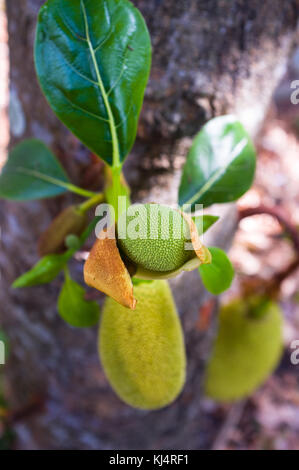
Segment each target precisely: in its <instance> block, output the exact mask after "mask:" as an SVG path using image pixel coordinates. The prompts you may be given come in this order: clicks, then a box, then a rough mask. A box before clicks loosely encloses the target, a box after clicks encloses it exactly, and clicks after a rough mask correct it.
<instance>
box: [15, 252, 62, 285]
mask: <svg viewBox="0 0 299 470" xmlns="http://www.w3.org/2000/svg"><path fill="white" fill-rule="evenodd" d="M68 259H69V253H68V252H66V253H63V254H61V255H47V256H44V258H42V259H40V260H39V261H38V263H37V264H36V265H35V266H33V268H32V269H30V271H27V272H26V273H25V274H23V275H22V276H20V277H18V278H17V279H16V280H15V281H14V283H13V284H12V287H14V288H18V287H31V286H37V285H40V284H47V283H49V282H51V281H53V279H55V277H56V276H58V274H59V273H60V271H61V270H62V269H63V268H64V267H65V265H66V263H67V261H68Z"/></svg>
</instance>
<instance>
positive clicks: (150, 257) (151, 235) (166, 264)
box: [118, 204, 196, 272]
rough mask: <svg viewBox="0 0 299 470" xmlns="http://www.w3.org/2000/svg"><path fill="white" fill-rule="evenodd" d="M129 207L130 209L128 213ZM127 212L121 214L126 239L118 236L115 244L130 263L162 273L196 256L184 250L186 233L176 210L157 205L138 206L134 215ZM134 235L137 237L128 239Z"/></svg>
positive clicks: (182, 219)
mask: <svg viewBox="0 0 299 470" xmlns="http://www.w3.org/2000/svg"><path fill="white" fill-rule="evenodd" d="M135 207H136V206H135ZM131 208H134V206H131V207H130V209H129V211H130V210H132V209H131ZM129 211H127V213H126V214H125V215H126V217H125V223H126V238H120V237H119V238H118V244H119V247H120V248H121V250H122V251H123V253H124V254H125V255H126V256H127V257H128V259H129V260H130V261H131V262H133V263H135V264H136V265H137V266H141V267H142V268H144V269H147V270H150V271H158V272H166V271H172V270H175V269H178V268H180V267H181V266H182V265H183V264H184V263H186V262H187V261H188V260H189V259H191V258H192V257H195V256H196V254H195V252H194V251H193V250H192V249H191V250H186V249H185V243H188V241H189V243H190V230H189V226H188V223H187V222H186V220H185V219H184V217H183V216H182V214H181V213H180V212H179V211H176V210H174V209H171V208H170V207H167V206H163V205H160V204H138V212H139V214H138V216H137V215H135V214H134V215H130V214H131V212H129ZM135 221H136V224H135ZM119 224H120V221H119ZM130 224H132V225H131V228H132V229H131V232H132V233H130ZM135 228H136V231H135V230H134V229H135ZM134 235H135V236H138V237H140V238H131V237H132V236H134Z"/></svg>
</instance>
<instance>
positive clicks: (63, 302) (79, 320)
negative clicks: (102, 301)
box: [57, 274, 100, 328]
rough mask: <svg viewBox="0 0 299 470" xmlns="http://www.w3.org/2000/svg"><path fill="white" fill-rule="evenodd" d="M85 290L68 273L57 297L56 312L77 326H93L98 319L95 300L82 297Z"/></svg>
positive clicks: (98, 309)
mask: <svg viewBox="0 0 299 470" xmlns="http://www.w3.org/2000/svg"><path fill="white" fill-rule="evenodd" d="M84 295H85V290H84V289H83V287H81V286H80V285H79V284H77V283H76V282H75V281H73V280H72V279H71V278H70V276H69V274H66V277H65V282H64V284H63V287H62V289H61V292H60V294H59V298H58V304H57V307H58V312H59V314H60V316H61V317H62V318H63V320H64V321H66V322H67V323H69V324H70V325H71V326H75V327H77V328H87V327H90V326H94V325H95V324H96V323H97V322H98V321H99V315H100V308H99V306H98V304H97V303H96V302H91V301H87V300H85V299H84Z"/></svg>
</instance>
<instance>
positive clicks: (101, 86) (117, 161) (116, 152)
mask: <svg viewBox="0 0 299 470" xmlns="http://www.w3.org/2000/svg"><path fill="white" fill-rule="evenodd" d="M80 5H81V9H82V13H83V17H84V25H85V34H86V40H87V44H88V47H89V51H90V55H91V59H92V62H93V66H94V69H95V73H96V77H97V85H98V87H99V89H100V92H101V94H102V97H103V100H104V105H105V108H106V111H107V114H108V123H109V128H110V132H111V137H112V149H113V155H112V163H113V167H115V168H116V167H120V165H121V162H120V154H119V142H118V136H117V132H116V126H115V120H114V116H113V112H112V109H111V106H110V103H109V99H108V95H107V93H106V90H105V87H104V83H103V80H102V77H101V73H100V70H99V67H98V63H97V59H96V55H95V50H94V48H93V45H92V42H91V38H90V33H89V25H88V18H87V12H86V8H85V5H84V2H83V0H80Z"/></svg>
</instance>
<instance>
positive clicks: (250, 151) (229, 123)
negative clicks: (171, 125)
mask: <svg viewBox="0 0 299 470" xmlns="http://www.w3.org/2000/svg"><path fill="white" fill-rule="evenodd" d="M255 160H256V158H255V149H254V146H253V144H252V142H251V139H250V137H249V135H248V134H247V132H246V131H245V129H244V127H243V126H242V124H241V123H240V122H239V121H238V120H237V119H236V118H235V117H234V116H230V115H228V116H220V117H217V118H214V119H211V121H209V122H208V123H207V124H205V125H204V126H203V128H202V130H201V131H200V132H199V134H197V136H196V137H195V139H194V141H193V144H192V147H191V149H190V151H189V153H188V156H187V161H186V163H185V166H184V170H183V175H182V179H181V184H180V189H179V204H180V206H183V204H191V206H192V208H193V207H194V205H195V204H203V205H204V206H205V207H207V206H210V205H211V204H214V203H224V202H231V201H235V200H236V199H238V198H239V197H240V196H242V194H244V193H245V192H246V191H247V190H248V189H249V188H250V186H251V184H252V181H253V178H254V172H255Z"/></svg>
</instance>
